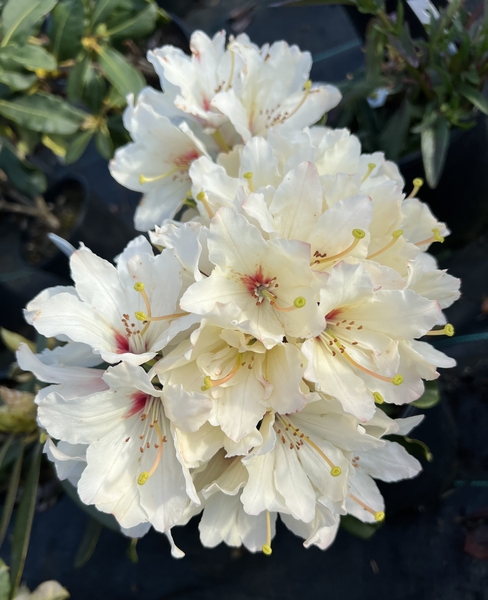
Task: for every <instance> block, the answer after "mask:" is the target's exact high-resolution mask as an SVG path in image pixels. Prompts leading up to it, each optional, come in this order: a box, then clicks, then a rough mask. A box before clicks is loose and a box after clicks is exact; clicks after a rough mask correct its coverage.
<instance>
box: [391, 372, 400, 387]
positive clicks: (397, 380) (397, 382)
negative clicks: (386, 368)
mask: <svg viewBox="0 0 488 600" xmlns="http://www.w3.org/2000/svg"><path fill="white" fill-rule="evenodd" d="M391 382H392V384H393V385H401V384H402V383H403V375H400V374H397V375H395V377H393V378H392V380H391Z"/></svg>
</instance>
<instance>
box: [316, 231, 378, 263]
mask: <svg viewBox="0 0 488 600" xmlns="http://www.w3.org/2000/svg"><path fill="white" fill-rule="evenodd" d="M351 234H352V236H353V238H354V240H353V242H352V244H351V245H350V246H348V247H347V248H346V249H345V250H343V251H342V252H339V253H338V254H333V255H332V256H327V255H326V256H321V255H320V253H319V252H316V253H315V256H320V258H318V259H316V260H315V261H313V262H312V263H310V266H311V267H313V266H314V265H321V264H322V263H325V262H331V261H333V260H337V259H339V258H342V257H343V256H346V254H349V253H350V252H352V251H353V250H354V248H355V247H356V246H357V245H358V244H359V241H360V240H362V239H363V238H364V236H365V235H366V233H365V232H364V231H363V230H362V229H353V230H352V232H351ZM368 258H369V257H368Z"/></svg>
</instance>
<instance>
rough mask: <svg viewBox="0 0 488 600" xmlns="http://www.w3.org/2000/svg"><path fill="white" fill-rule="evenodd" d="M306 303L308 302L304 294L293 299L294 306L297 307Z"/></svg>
mask: <svg viewBox="0 0 488 600" xmlns="http://www.w3.org/2000/svg"><path fill="white" fill-rule="evenodd" d="M305 304H307V301H306V300H305V298H304V297H303V296H298V298H295V300H294V301H293V306H294V307H295V308H303V307H304V306H305Z"/></svg>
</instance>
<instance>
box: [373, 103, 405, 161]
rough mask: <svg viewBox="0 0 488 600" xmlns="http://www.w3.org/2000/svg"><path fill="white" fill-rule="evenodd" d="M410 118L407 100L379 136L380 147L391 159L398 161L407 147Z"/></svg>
mask: <svg viewBox="0 0 488 600" xmlns="http://www.w3.org/2000/svg"><path fill="white" fill-rule="evenodd" d="M410 119H411V110H410V104H409V102H407V100H405V101H404V102H403V103H402V105H401V106H400V107H399V108H398V110H397V111H396V112H394V113H393V115H392V116H391V117H390V119H389V120H388V121H387V123H386V125H385V126H384V128H383V130H382V131H381V133H380V135H379V136H378V141H379V144H380V148H381V149H382V150H383V151H384V153H385V155H386V157H387V158H388V159H389V160H394V161H396V160H398V158H399V157H400V156H401V154H402V150H403V149H404V148H405V142H406V139H407V134H408V130H409V127H410Z"/></svg>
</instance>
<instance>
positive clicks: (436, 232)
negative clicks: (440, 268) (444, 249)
mask: <svg viewBox="0 0 488 600" xmlns="http://www.w3.org/2000/svg"><path fill="white" fill-rule="evenodd" d="M432 233H433V234H434V235H433V236H432V237H430V238H427V239H426V240H422V241H421V242H415V245H416V246H423V245H424V244H430V243H432V242H439V243H440V244H442V242H443V241H444V238H443V237H442V235H441V234H440V232H439V230H438V229H437V227H434V229H433V230H432Z"/></svg>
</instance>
